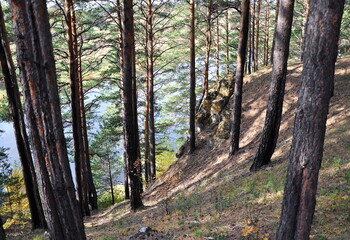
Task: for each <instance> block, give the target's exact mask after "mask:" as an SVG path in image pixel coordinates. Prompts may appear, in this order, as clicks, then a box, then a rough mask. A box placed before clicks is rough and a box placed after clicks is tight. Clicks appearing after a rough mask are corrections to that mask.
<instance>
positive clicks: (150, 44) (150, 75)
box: [146, 0, 156, 184]
mask: <svg viewBox="0 0 350 240" xmlns="http://www.w3.org/2000/svg"><path fill="white" fill-rule="evenodd" d="M146 6H147V7H146V8H147V9H146V11H147V26H146V29H147V37H146V39H147V43H146V45H147V81H148V89H147V90H148V92H147V96H148V102H149V147H150V149H149V161H150V173H151V175H150V179H149V180H150V184H152V183H153V182H154V181H155V179H156V146H155V145H156V139H155V128H154V34H153V16H154V11H153V1H152V0H147V1H146Z"/></svg>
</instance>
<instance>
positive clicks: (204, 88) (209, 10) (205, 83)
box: [202, 0, 213, 100]
mask: <svg viewBox="0 0 350 240" xmlns="http://www.w3.org/2000/svg"><path fill="white" fill-rule="evenodd" d="M212 8H213V1H212V0H209V2H208V6H207V19H206V23H207V29H206V31H205V60H204V78H203V84H202V97H203V100H205V98H206V96H207V94H208V89H209V61H210V50H211V42H212V40H211V15H212Z"/></svg>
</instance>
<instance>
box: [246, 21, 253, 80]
mask: <svg viewBox="0 0 350 240" xmlns="http://www.w3.org/2000/svg"><path fill="white" fill-rule="evenodd" d="M252 19H253V17H252V15H249V27H248V28H250V29H252V26H253V23H252ZM247 50H248V61H247V69H246V72H247V73H248V74H251V73H252V59H253V35H252V31H249V33H248V46H247Z"/></svg>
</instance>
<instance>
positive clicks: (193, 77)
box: [189, 0, 196, 153]
mask: <svg viewBox="0 0 350 240" xmlns="http://www.w3.org/2000/svg"><path fill="white" fill-rule="evenodd" d="M195 47H196V45H195V3H194V0H190V128H189V133H190V153H193V152H194V150H195V149H196V123H195V119H196V48H195Z"/></svg>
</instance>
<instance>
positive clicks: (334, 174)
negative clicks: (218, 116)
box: [10, 59, 350, 239]
mask: <svg viewBox="0 0 350 240" xmlns="http://www.w3.org/2000/svg"><path fill="white" fill-rule="evenodd" d="M349 69H350V59H340V60H339V61H338V63H337V68H336V81H335V93H334V97H333V98H332V101H331V109H330V114H329V118H328V121H327V135H326V142H325V150H324V159H323V165H322V169H321V172H320V182H319V191H318V198H317V201H318V202H317V207H316V213H315V220H314V224H313V227H312V234H311V238H312V239H350V230H349V229H348V226H349V225H350V217H349V213H350V187H349V186H350V163H349V159H350V118H349V117H350V101H349V99H350V98H349V96H350V91H349V89H350V72H349V71H350V70H349ZM270 72H271V70H270V69H263V70H260V71H258V72H257V73H254V74H252V75H250V76H248V77H247V78H246V80H245V85H244V98H243V119H242V128H241V129H242V132H241V149H240V151H239V152H238V154H237V155H236V156H234V157H233V158H228V156H227V154H228V150H229V141H228V140H223V141H218V140H216V139H214V138H213V137H212V127H208V129H206V130H204V131H202V132H201V133H200V134H199V136H198V139H197V150H196V151H195V152H194V153H193V154H192V155H188V154H185V155H184V156H183V157H181V158H180V159H178V160H177V161H176V162H175V163H174V164H173V165H172V166H171V167H170V169H169V170H168V171H167V172H166V173H165V174H164V175H163V176H162V177H160V179H158V180H157V181H156V183H155V184H154V185H153V186H152V187H151V189H150V190H149V192H148V193H146V194H145V195H144V204H145V206H146V207H145V208H144V209H143V210H141V211H138V212H136V213H134V212H130V210H129V206H128V202H123V203H120V204H117V205H114V206H112V207H110V208H109V209H107V210H104V211H100V212H97V213H95V214H94V215H93V216H92V217H89V218H86V219H85V226H86V231H87V235H88V239H127V238H128V236H130V235H132V234H135V233H136V232H137V231H138V230H139V229H140V228H141V227H145V226H150V227H151V228H152V229H156V230H158V231H159V233H158V234H157V233H155V234H154V236H155V237H153V238H149V239H274V233H275V232H276V229H277V226H278V221H279V214H280V207H281V201H282V196H283V189H284V182H285V174H286V166H287V159H288V152H289V148H290V144H291V140H292V131H293V121H294V114H295V107H296V101H297V94H298V90H299V86H300V74H301V65H300V64H294V65H291V66H290V67H289V68H288V77H287V83H286V96H285V103H284V108H283V119H282V124H281V132H280V136H279V140H278V144H277V149H276V152H275V154H274V155H273V159H272V163H271V164H270V165H269V166H267V167H265V168H264V169H263V170H262V171H259V172H257V173H254V174H252V173H250V172H249V166H250V164H251V161H252V158H253V157H254V154H255V151H256V148H257V143H258V141H259V137H260V134H261V131H262V127H263V122H264V117H265V107H266V101H267V98H268V89H269V79H270ZM187 151H188V149H185V152H186V153H187ZM22 236H23V235H22ZM156 236H158V237H156ZM10 239H15V238H10Z"/></svg>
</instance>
